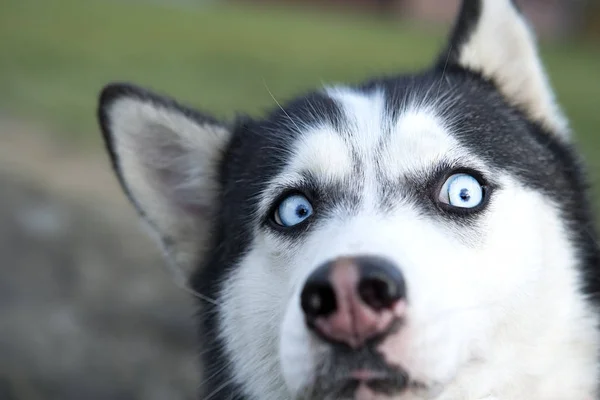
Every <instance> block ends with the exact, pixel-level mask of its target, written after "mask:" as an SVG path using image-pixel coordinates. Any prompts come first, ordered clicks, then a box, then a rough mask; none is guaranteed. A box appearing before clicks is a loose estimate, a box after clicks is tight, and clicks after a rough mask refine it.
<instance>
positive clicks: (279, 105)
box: [263, 78, 302, 132]
mask: <svg viewBox="0 0 600 400" xmlns="http://www.w3.org/2000/svg"><path fill="white" fill-rule="evenodd" d="M263 84H264V85H265V89H267V92H269V95H270V96H271V98H272V99H273V101H274V102H275V104H277V106H278V107H279V109H280V110H281V111H283V113H284V114H285V116H286V117H287V118H288V119H289V120H290V122H291V123H292V124H294V126H295V127H296V129H298V132H302V130H301V129H300V127H299V126H298V124H296V122H295V121H294V120H293V119H292V117H290V114H288V113H287V111H285V110H284V108H283V107H282V106H281V104H280V103H279V102H278V101H277V99H276V98H275V96H274V95H273V93H272V92H271V89H269V86H267V81H266V80H265V79H264V78H263Z"/></svg>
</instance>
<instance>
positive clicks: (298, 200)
mask: <svg viewBox="0 0 600 400" xmlns="http://www.w3.org/2000/svg"><path fill="white" fill-rule="evenodd" d="M312 213H313V208H312V204H310V201H308V199H307V198H306V197H304V196H303V195H301V194H293V195H290V196H288V197H286V198H285V199H283V200H282V201H281V203H279V205H278V206H277V209H276V210H275V214H274V215H273V219H274V220H275V223H276V224H277V225H281V226H285V227H291V226H295V225H298V224H299V223H301V222H303V221H304V220H306V219H307V218H308V217H310V216H311V215H312Z"/></svg>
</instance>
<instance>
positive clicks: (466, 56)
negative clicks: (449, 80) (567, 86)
mask: <svg viewBox="0 0 600 400" xmlns="http://www.w3.org/2000/svg"><path fill="white" fill-rule="evenodd" d="M447 65H458V66H460V67H462V68H465V69H467V70H470V71H474V72H477V73H480V74H481V75H483V76H484V77H485V78H487V79H489V80H490V81H492V82H493V83H494V84H495V85H496V87H497V88H498V90H499V91H500V92H501V93H502V94H503V95H504V97H505V98H506V99H507V100H508V101H509V102H510V103H511V104H513V105H515V106H517V107H519V108H520V109H521V110H522V111H523V112H525V113H526V114H527V116H528V117H530V118H531V119H533V120H534V121H536V122H538V123H540V124H541V125H542V126H543V127H544V128H545V129H547V130H548V131H550V132H552V133H554V134H556V135H558V136H559V137H561V138H563V139H566V138H568V136H569V127H568V123H567V120H566V118H565V117H564V115H563V113H562V111H561V109H560V107H559V106H558V105H557V103H556V101H555V97H554V93H553V91H552V88H551V87H550V84H549V81H548V78H547V76H546V74H545V71H544V68H543V66H542V63H541V60H540V58H539V55H538V51H537V44H536V39H535V35H534V34H533V32H532V30H531V29H530V27H529V25H528V23H527V21H526V20H525V18H524V16H523V15H522V14H521V12H520V10H519V9H518V7H517V5H516V4H515V1H514V0H463V3H462V7H461V11H460V15H459V17H458V19H457V21H456V24H455V27H454V31H453V33H452V36H451V38H450V43H449V45H448V49H447V50H446V52H445V53H444V54H443V55H442V57H440V60H439V68H445V67H447Z"/></svg>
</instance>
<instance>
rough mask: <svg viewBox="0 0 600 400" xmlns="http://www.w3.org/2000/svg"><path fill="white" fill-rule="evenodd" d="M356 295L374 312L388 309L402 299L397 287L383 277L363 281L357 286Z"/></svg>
mask: <svg viewBox="0 0 600 400" xmlns="http://www.w3.org/2000/svg"><path fill="white" fill-rule="evenodd" d="M358 293H359V295H360V298H361V299H362V301H364V302H365V304H367V305H368V306H369V307H371V308H373V309H374V310H382V309H384V308H389V307H391V306H392V305H393V304H394V303H395V302H396V301H397V300H399V299H400V298H401V297H402V296H401V295H400V291H399V289H398V286H397V285H396V284H395V283H394V282H392V281H390V280H389V279H387V278H385V277H380V278H367V279H363V280H362V281H361V282H360V283H359V284H358Z"/></svg>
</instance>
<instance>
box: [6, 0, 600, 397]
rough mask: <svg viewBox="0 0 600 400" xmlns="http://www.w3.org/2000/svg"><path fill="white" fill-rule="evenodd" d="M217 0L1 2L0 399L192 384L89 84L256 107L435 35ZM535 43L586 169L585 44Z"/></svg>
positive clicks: (598, 162) (389, 60) (388, 61)
mask: <svg viewBox="0 0 600 400" xmlns="http://www.w3.org/2000/svg"><path fill="white" fill-rule="evenodd" d="M440 1H443V0H440ZM218 3H220V2H219V1H216V0H210V1H209V0H178V1H169V0H127V1H118V0H52V1H47V0H0V315H1V318H0V400H38V399H40V400H41V399H44V400H54V399H57V400H75V399H78V400H79V399H91V400H95V399H110V400H121V399H123V400H125V399H127V400H129V399H131V400H137V399H140V400H141V399H144V400H154V399H156V400H158V399H169V400H179V399H187V398H191V397H192V396H193V393H195V392H196V389H197V388H198V387H200V386H201V379H200V371H199V368H198V367H197V365H196V352H197V351H201V350H200V349H199V347H200V348H201V343H198V342H197V341H196V340H195V339H194V326H193V313H194V312H195V308H194V302H193V300H192V299H190V298H189V296H188V295H186V294H184V293H183V292H182V291H181V290H180V289H178V288H177V287H175V285H174V284H173V283H172V281H171V278H170V276H169V273H168V271H167V270H166V269H165V268H164V266H163V262H162V259H161V257H160V255H159V254H158V252H157V250H156V249H155V246H154V244H153V243H152V242H151V241H150V240H149V239H147V238H146V236H145V235H144V234H143V233H142V231H141V230H140V229H139V228H138V225H137V220H136V218H135V215H134V212H133V210H132V209H131V207H130V206H129V204H128V203H127V202H126V200H125V198H124V196H123V194H122V193H121V191H120V189H119V188H118V186H117V184H116V180H115V179H114V177H113V175H112V172H111V170H110V168H109V164H108V161H107V158H106V156H105V154H104V150H103V148H102V144H101V141H100V135H99V132H98V128H97V125H96V121H95V103H96V99H97V94H98V91H99V90H100V88H101V87H102V86H103V85H104V84H106V83H107V82H109V81H112V80H129V81H133V82H137V83H139V84H142V85H145V86H149V87H151V88H154V89H156V90H158V91H160V92H166V93H169V94H171V95H173V96H175V97H177V98H179V99H181V100H183V101H185V102H187V103H190V104H192V105H195V106H197V107H200V108H202V109H204V110H206V111H209V112H213V113H215V114H217V115H219V116H231V115H233V113H234V112H235V111H245V112H249V113H250V114H257V113H258V112H260V111H261V110H264V109H265V108H267V107H271V106H273V105H274V104H275V103H274V99H273V98H272V97H271V93H273V94H274V96H275V97H276V98H277V99H278V100H279V101H281V102H284V101H285V100H286V99H288V98H289V97H290V96H291V95H293V94H295V93H297V92H302V91H304V90H308V89H313V88H316V87H319V86H321V84H322V83H323V82H334V83H335V82H350V83H351V82H357V81H359V80H361V79H363V78H365V77H368V76H371V75H373V74H385V73H396V72H401V71H406V70H414V69H416V68H420V67H423V66H426V65H427V63H429V62H430V60H431V59H432V58H433V57H434V56H435V55H436V52H437V51H438V49H439V48H440V47H441V46H442V44H443V41H444V39H443V36H442V35H443V34H444V33H445V29H444V27H439V26H417V25H408V24H398V23H397V22H396V21H393V20H392V19H386V20H385V21H382V20H378V19H375V18H372V17H367V16H364V15H352V14H343V15H342V14H332V13H317V12H314V11H309V10H304V9H294V10H293V11H290V10H286V9H285V8H270V9H264V8H251V7H246V6H221V5H219V4H218ZM542 44H543V52H542V54H543V57H544V61H545V62H546V64H547V66H548V70H549V72H550V77H551V79H552V81H553V83H554V85H555V87H556V88H557V92H558V98H559V100H560V102H561V104H563V105H564V107H565V109H566V111H567V114H568V115H569V117H570V118H571V120H572V125H573V128H574V130H575V132H576V135H577V136H576V137H577V141H578V144H579V146H580V147H581V148H582V150H583V152H584V154H585V156H586V158H587V161H588V164H589V165H590V172H591V174H592V177H593V178H595V179H594V182H595V183H598V179H597V178H598V177H600V135H599V134H598V127H599V126H600V113H599V112H598V104H599V102H600V79H599V72H598V71H600V46H598V43H595V42H590V41H585V40H579V41H568V42H555V43H542ZM596 187H597V188H598V187H600V185H598V184H597V185H596ZM596 204H597V209H598V210H600V202H597V203H596Z"/></svg>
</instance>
